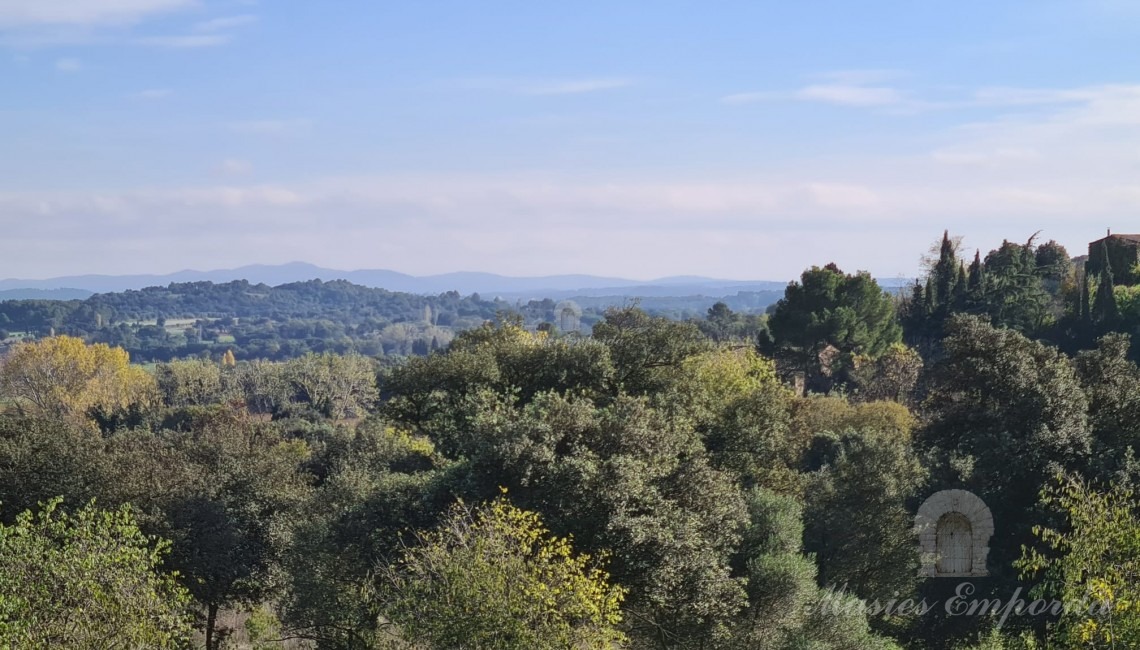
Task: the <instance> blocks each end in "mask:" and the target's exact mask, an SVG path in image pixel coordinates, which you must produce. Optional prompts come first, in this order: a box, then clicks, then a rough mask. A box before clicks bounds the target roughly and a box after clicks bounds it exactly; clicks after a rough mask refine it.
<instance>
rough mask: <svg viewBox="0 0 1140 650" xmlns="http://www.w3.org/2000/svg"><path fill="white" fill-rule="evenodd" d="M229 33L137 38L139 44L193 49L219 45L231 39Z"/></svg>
mask: <svg viewBox="0 0 1140 650" xmlns="http://www.w3.org/2000/svg"><path fill="white" fill-rule="evenodd" d="M231 38H232V37H231V36H230V35H229V34H183V35H174V36H147V37H144V38H140V39H137V40H136V41H135V42H136V43H138V44H139V45H151V46H154V47H165V48H172V49H193V48H201V47H218V46H219V45H225V44H226V43H229V42H230V40H231Z"/></svg>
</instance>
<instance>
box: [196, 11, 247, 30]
mask: <svg viewBox="0 0 1140 650" xmlns="http://www.w3.org/2000/svg"><path fill="white" fill-rule="evenodd" d="M257 20H258V17H257V16H255V15H253V14H243V15H240V16H223V17H221V18H214V19H212V20H205V21H202V22H200V23H197V24H195V25H194V27H193V31H195V32H206V33H208V32H220V31H225V30H229V29H234V28H236V27H242V26H244V25H249V24H252V23H255V22H257Z"/></svg>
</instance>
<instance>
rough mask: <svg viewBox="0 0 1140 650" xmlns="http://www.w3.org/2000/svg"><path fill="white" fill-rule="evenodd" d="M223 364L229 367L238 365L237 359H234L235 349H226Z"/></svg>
mask: <svg viewBox="0 0 1140 650" xmlns="http://www.w3.org/2000/svg"><path fill="white" fill-rule="evenodd" d="M222 365H223V366H225V367H227V368H232V367H234V366H236V365H237V360H236V359H234V351H233V349H229V350H226V353H225V354H223V355H222Z"/></svg>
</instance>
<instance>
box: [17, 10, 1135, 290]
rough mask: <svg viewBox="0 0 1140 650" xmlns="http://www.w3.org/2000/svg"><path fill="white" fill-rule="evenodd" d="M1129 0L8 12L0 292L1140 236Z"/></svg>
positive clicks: (891, 265) (792, 263)
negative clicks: (184, 276)
mask: <svg viewBox="0 0 1140 650" xmlns="http://www.w3.org/2000/svg"><path fill="white" fill-rule="evenodd" d="M1138 42H1140V2H1136V1H1135V0H1070V1H1060V0H1031V1H1015V0H984V1H977V0H956V1H954V2H943V1H940V0H930V1H928V2H899V1H898V0H892V1H885V0H883V1H878V0H861V1H859V2H851V1H850V0H807V1H804V2H786V1H783V2H770V1H768V0H748V1H732V0H717V1H715V2H710V1H709V0H703V1H699V0H694V1H686V2H682V1H676V0H652V1H650V0H629V1H626V2H613V1H612V0H605V1H597V2H595V1H593V0H577V1H575V2H557V3H556V2H534V1H533V0H529V1H522V0H520V1H511V2H507V1H499V0H486V1H484V2H470V1H469V0H462V1H448V0H423V1H403V2H398V1H389V2H376V1H375V0H336V1H335V2H312V1H302V0H292V1H288V2H285V1H280V0H279V1H274V0H260V1H255V0H50V1H49V0H0V277H20V278H44V277H51V276H58V275H65V274H79V273H111V274H121V273H165V272H171V271H176V270H181V269H186V268H193V269H200V270H205V269H217V268H232V267H235V266H241V265H245V264H253V263H263V264H274V263H284V262H289V261H306V262H311V263H315V264H320V265H323V266H327V267H332V268H339V269H361V268H387V269H393V270H397V271H402V272H405V273H412V274H416V275H427V274H435V273H445V272H452V271H487V272H494V273H502V274H506V275H520V276H521V275H528V276H531V275H552V274H561V273H590V274H596V275H609V276H621V277H627V278H632V279H650V278H654V277H661V276H670V275H704V276H711V277H718V278H730V279H755V280H760V279H764V280H786V279H790V278H793V277H795V276H796V275H798V274H799V273H800V271H802V270H803V269H804V268H806V267H808V266H811V265H813V264H818V265H823V264H826V263H828V262H836V263H838V264H839V265H840V266H841V267H842V268H844V269H845V270H856V269H860V270H867V271H870V272H872V273H873V274H875V275H877V276H880V277H888V276H914V275H916V274H917V273H918V272H919V268H920V258H921V256H922V255H923V254H924V253H925V252H926V251H927V249H928V248H929V246H930V244H931V243H933V242H934V241H935V240H936V239H938V238H939V237H940V235H941V233H942V231H943V230H944V229H949V230H950V231H951V233H952V234H954V235H959V236H962V237H963V252H964V254H968V255H969V256H971V257H972V255H973V251H974V249H975V248H979V249H981V251H982V253H983V255H984V254H985V252H986V251H988V250H990V249H992V248H995V247H997V246H998V245H1000V243H1001V241H1002V240H1003V239H1010V240H1016V241H1026V240H1028V239H1029V238H1030V237H1031V236H1032V235H1033V234H1034V233H1035V232H1037V231H1041V232H1040V235H1039V236H1038V237H1039V240H1040V241H1044V240H1048V239H1056V240H1057V241H1060V242H1061V243H1062V244H1064V245H1066V246H1067V247H1068V248H1069V250H1070V252H1071V253H1073V254H1079V253H1080V252H1083V250H1084V249H1085V247H1086V245H1087V242H1089V241H1092V240H1093V239H1096V238H1098V237H1101V236H1103V234H1104V233H1105V230H1106V228H1111V229H1112V230H1113V231H1114V232H1140V65H1138V64H1137V62H1138V61H1140V59H1138V56H1137V55H1138V49H1137V45H1136V43H1138Z"/></svg>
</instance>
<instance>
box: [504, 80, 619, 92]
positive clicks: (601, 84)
mask: <svg viewBox="0 0 1140 650" xmlns="http://www.w3.org/2000/svg"><path fill="white" fill-rule="evenodd" d="M632 83H633V82H632V81H630V80H629V79H572V80H566V81H554V82H548V83H538V84H533V85H524V86H522V87H521V92H523V93H525V94H527V95H580V94H583V93H595V92H599V91H602V90H615V89H617V88H625V87H627V86H630V85H632Z"/></svg>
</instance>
